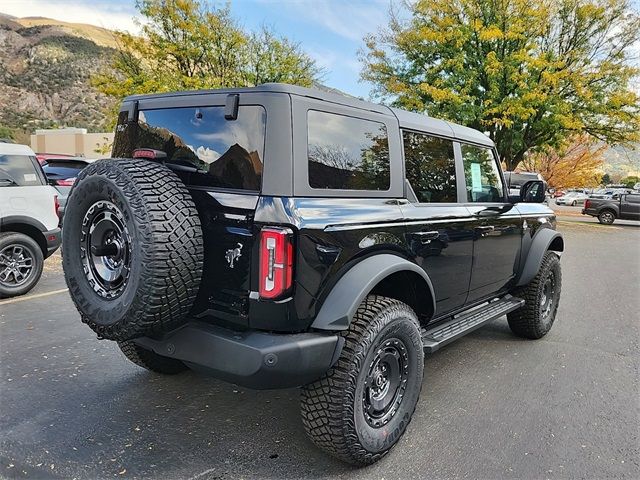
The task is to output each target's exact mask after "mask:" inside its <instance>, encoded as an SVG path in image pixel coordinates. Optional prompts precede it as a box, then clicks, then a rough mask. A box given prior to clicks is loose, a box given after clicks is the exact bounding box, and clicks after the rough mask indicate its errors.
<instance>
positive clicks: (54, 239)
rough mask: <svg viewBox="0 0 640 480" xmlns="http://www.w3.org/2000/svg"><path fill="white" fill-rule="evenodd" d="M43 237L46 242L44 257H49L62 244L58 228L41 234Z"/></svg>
mask: <svg viewBox="0 0 640 480" xmlns="http://www.w3.org/2000/svg"><path fill="white" fill-rule="evenodd" d="M43 235H44V238H45V240H46V242H47V254H46V257H49V256H50V255H51V254H52V253H53V252H55V251H56V250H57V249H58V248H59V247H60V244H61V243H62V233H61V230H60V229H59V228H54V229H53V230H49V231H48V232H43Z"/></svg>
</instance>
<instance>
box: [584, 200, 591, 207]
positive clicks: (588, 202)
mask: <svg viewBox="0 0 640 480" xmlns="http://www.w3.org/2000/svg"><path fill="white" fill-rule="evenodd" d="M590 206H591V202H590V201H589V200H585V201H584V208H589V207H590Z"/></svg>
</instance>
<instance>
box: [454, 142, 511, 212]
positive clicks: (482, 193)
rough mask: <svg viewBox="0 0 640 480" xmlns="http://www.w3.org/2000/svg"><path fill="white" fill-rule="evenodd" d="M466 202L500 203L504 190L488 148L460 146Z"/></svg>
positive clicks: (491, 153)
mask: <svg viewBox="0 0 640 480" xmlns="http://www.w3.org/2000/svg"><path fill="white" fill-rule="evenodd" d="M460 147H461V148H462V162H463V165H464V176H465V181H466V187H467V201H468V202H502V201H504V190H503V188H502V180H501V178H500V170H499V169H498V164H497V163H496V159H495V157H494V155H493V152H492V150H491V149H490V148H483V147H475V146H473V145H465V144H461V145H460Z"/></svg>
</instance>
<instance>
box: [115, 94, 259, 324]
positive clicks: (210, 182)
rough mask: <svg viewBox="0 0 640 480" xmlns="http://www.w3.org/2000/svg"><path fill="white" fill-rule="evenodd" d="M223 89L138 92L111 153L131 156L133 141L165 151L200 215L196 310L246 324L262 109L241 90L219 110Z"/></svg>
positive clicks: (137, 145) (124, 114) (123, 115)
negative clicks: (233, 103)
mask: <svg viewBox="0 0 640 480" xmlns="http://www.w3.org/2000/svg"><path fill="white" fill-rule="evenodd" d="M263 96H264V95H263ZM228 97H229V95H220V94H216V95H191V96H183V97H162V98H151V99H147V100H141V101H140V102H139V104H138V109H137V111H138V113H137V121H134V122H133V124H132V123H131V122H128V117H129V116H130V114H129V113H128V112H127V111H123V112H121V119H120V125H119V126H118V133H117V135H116V142H115V144H114V152H113V156H114V157H123V156H124V157H131V156H133V151H134V150H135V149H136V148H150V149H154V150H159V151H161V152H164V154H166V160H164V163H165V164H166V165H167V166H168V167H169V168H171V169H172V170H173V171H174V172H175V173H176V174H177V175H178V176H179V177H180V178H181V179H182V180H183V182H184V183H185V185H186V186H187V188H188V189H189V191H190V193H191V195H192V197H193V199H194V201H195V203H196V207H197V209H198V214H199V217H200V221H201V223H202V229H203V237H204V252H205V256H204V273H203V277H202V278H203V281H202V284H201V287H200V292H199V295H198V299H197V300H196V305H195V308H194V311H195V314H196V315H198V316H201V317H202V316H208V315H212V316H214V317H217V318H219V319H222V320H226V321H229V322H233V323H234V324H236V325H237V324H240V325H242V326H248V301H249V292H250V287H251V285H250V280H251V269H252V262H251V259H252V250H253V243H254V242H253V239H254V232H253V220H254V213H255V209H256V206H257V203H258V198H259V195H260V191H261V188H262V177H263V165H264V156H265V132H266V117H267V109H266V107H265V105H264V102H263V101H261V99H260V96H258V95H251V94H242V95H240V98H239V105H238V108H237V112H236V113H235V118H234V114H233V112H232V114H231V115H229V111H228V110H227V112H225V105H226V103H227V99H228ZM263 100H264V99H263ZM121 125H123V126H121ZM131 128H133V129H134V131H131Z"/></svg>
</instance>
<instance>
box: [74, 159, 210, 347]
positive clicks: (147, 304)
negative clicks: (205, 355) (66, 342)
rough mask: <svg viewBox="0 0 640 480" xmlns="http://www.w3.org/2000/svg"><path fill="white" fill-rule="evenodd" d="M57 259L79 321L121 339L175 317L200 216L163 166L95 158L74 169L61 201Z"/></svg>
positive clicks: (190, 282)
mask: <svg viewBox="0 0 640 480" xmlns="http://www.w3.org/2000/svg"><path fill="white" fill-rule="evenodd" d="M63 245H64V256H63V267H64V274H65V280H66V282H67V286H68V287H69V292H70V294H71V298H72V299H73V302H74V303H75V305H76V308H77V309H78V311H79V312H80V315H81V317H82V321H83V322H85V323H86V324H87V325H89V326H90V327H91V328H92V329H93V330H94V331H95V332H96V333H97V334H98V336H99V337H102V338H107V339H110V340H118V341H125V340H129V339H132V338H135V337H140V336H148V335H153V334H159V333H162V332H166V331H169V330H173V329H175V328H177V327H179V326H180V325H182V324H183V323H184V322H185V320H186V317H187V315H188V314H189V311H190V310H191V308H192V307H193V303H194V301H195V298H196V295H197V293H198V287H199V285H200V280H201V277H202V265H203V257H204V252H203V244H202V229H201V227H200V219H199V217H198V213H197V211H196V207H195V204H194V202H193V199H192V198H191V195H190V194H189V191H188V190H187V188H186V187H185V186H184V184H183V183H182V181H181V180H180V179H179V178H178V177H177V176H176V175H175V174H174V173H173V172H172V171H171V170H169V169H168V168H167V167H165V166H164V165H160V164H157V163H154V162H150V161H146V160H128V159H115V160H111V159H110V160H100V161H97V162H95V163H93V164H91V165H89V166H88V167H86V168H85V169H84V170H83V171H82V172H81V173H80V174H79V175H78V178H77V180H76V183H75V185H74V187H73V189H72V191H71V195H70V197H69V201H68V203H67V207H66V211H65V217H64V229H63Z"/></svg>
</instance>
